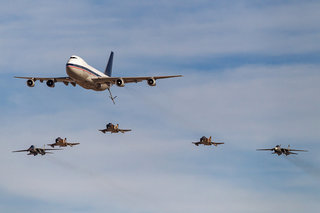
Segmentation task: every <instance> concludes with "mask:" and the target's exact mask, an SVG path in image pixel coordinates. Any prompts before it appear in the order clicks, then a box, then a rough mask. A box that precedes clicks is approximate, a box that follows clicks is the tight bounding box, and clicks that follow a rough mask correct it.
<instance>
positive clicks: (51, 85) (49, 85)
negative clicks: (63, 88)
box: [47, 79, 55, 88]
mask: <svg viewBox="0 0 320 213" xmlns="http://www.w3.org/2000/svg"><path fill="white" fill-rule="evenodd" d="M47 86H48V87H51V88H53V87H54V86H55V83H54V81H53V80H51V79H50V80H47Z"/></svg>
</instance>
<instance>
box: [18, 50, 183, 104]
mask: <svg viewBox="0 0 320 213" xmlns="http://www.w3.org/2000/svg"><path fill="white" fill-rule="evenodd" d="M112 63H113V52H111V54H110V57H109V60H108V64H107V67H106V69H105V71H104V73H103V72H100V71H98V70H97V69H95V68H93V67H92V66H90V65H88V64H87V63H86V62H85V61H84V60H83V59H82V58H80V57H79V56H76V55H72V56H71V57H70V59H69V60H68V62H67V64H66V72H67V75H68V77H48V78H41V77H16V76H15V78H22V79H27V85H28V86H29V87H34V85H35V81H37V80H39V81H40V82H41V83H42V82H43V81H46V83H47V86H48V87H54V86H55V83H56V82H63V83H64V84H65V85H68V84H69V83H70V84H71V85H73V86H76V84H79V85H80V86H81V87H83V88H85V89H92V90H95V91H104V90H106V89H108V91H109V93H110V98H111V100H112V102H113V103H115V102H114V99H115V98H116V97H113V96H112V94H111V91H110V87H111V86H112V85H113V84H116V85H117V86H119V87H124V85H125V84H126V83H133V82H134V83H138V82H141V81H144V80H145V81H147V83H148V84H149V86H156V80H157V79H164V78H174V77H182V75H169V76H145V77H111V74H112Z"/></svg>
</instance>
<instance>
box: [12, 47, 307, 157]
mask: <svg viewBox="0 0 320 213" xmlns="http://www.w3.org/2000/svg"><path fill="white" fill-rule="evenodd" d="M113 55H114V53H113V52H111V54H110V56H109V60H108V63H107V66H106V68H105V71H104V72H101V71H99V70H97V69H95V68H94V67H92V66H90V65H89V64H87V63H86V62H85V61H84V60H83V59H82V58H80V57H79V56H76V55H72V56H71V57H70V58H69V60H68V61H67V64H66V73H67V75H68V76H67V77H17V76H15V78H21V79H26V80H27V82H26V83H27V86H29V87H34V86H35V82H36V81H38V80H39V81H40V82H41V83H43V82H44V81H45V82H46V84H47V86H48V87H51V88H53V87H55V83H57V82H62V83H64V84H65V85H66V86H68V85H69V83H70V84H71V85H72V86H76V85H77V84H78V85H80V86H81V87H83V88H84V89H91V90H95V91H104V90H108V91H109V95H110V96H109V97H110V99H111V100H112V102H113V103H114V104H115V98H116V97H117V96H115V97H114V96H113V95H112V93H111V91H110V88H111V86H112V85H114V84H115V85H117V86H118V87H124V86H125V84H126V83H138V82H141V81H146V82H147V83H148V85H149V86H156V80H158V79H165V78H176V77H182V75H168V76H142V77H111V76H112V65H113ZM99 131H101V132H102V133H106V132H110V133H119V132H120V133H125V132H129V131H131V129H120V128H119V124H117V125H114V124H112V123H108V124H107V125H106V128H105V129H101V130H99ZM192 143H193V144H195V145H196V146H199V145H200V144H202V145H204V146H211V145H214V146H218V145H221V144H224V142H215V141H214V140H212V137H211V136H210V137H209V138H207V137H205V136H203V137H201V138H200V141H198V142H192ZM78 144H80V143H70V142H67V139H66V138H64V139H62V138H60V137H58V138H56V140H55V143H52V144H48V145H49V146H51V147H52V148H54V147H55V146H59V147H67V146H70V147H72V146H75V145H78ZM51 150H61V149H46V148H36V147H35V146H34V145H31V146H30V148H29V149H26V150H17V151H13V152H29V153H28V155H34V156H36V155H38V154H40V155H45V154H47V153H49V154H52V152H47V151H51ZM257 150H258V151H273V153H272V154H277V155H279V156H280V155H282V154H284V155H286V156H287V155H290V154H295V155H296V154H297V153H296V152H306V151H307V150H298V149H291V148H290V145H289V146H288V148H282V147H281V146H280V145H277V146H275V147H274V148H271V149H257Z"/></svg>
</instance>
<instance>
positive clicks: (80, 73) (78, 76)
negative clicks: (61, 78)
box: [66, 55, 110, 91]
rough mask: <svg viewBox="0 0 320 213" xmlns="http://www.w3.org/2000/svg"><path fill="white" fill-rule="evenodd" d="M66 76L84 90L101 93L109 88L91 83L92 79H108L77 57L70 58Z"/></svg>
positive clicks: (105, 85)
mask: <svg viewBox="0 0 320 213" xmlns="http://www.w3.org/2000/svg"><path fill="white" fill-rule="evenodd" d="M66 72H67V75H68V76H69V77H70V78H72V79H73V80H74V81H75V82H76V83H77V84H79V85H80V86H81V87H83V88H85V89H92V90H95V91H103V90H106V89H108V88H109V86H110V85H108V84H106V83H105V84H101V83H95V82H93V80H92V78H93V77H94V78H96V77H109V76H107V75H106V74H104V73H102V72H100V71H99V70H97V69H95V68H94V67H92V66H90V65H89V64H87V63H86V62H85V61H84V60H83V59H82V58H80V57H79V56H75V55H73V56H71V57H70V59H69V60H68V62H67V64H66Z"/></svg>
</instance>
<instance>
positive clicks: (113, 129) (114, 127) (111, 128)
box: [99, 123, 131, 133]
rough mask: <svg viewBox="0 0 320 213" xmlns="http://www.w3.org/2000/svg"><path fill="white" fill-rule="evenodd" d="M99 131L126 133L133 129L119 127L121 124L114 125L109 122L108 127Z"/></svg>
mask: <svg viewBox="0 0 320 213" xmlns="http://www.w3.org/2000/svg"><path fill="white" fill-rule="evenodd" d="M99 131H101V132H103V133H106V132H110V133H119V132H121V133H125V132H129V131H131V129H119V124H117V125H114V124H112V123H108V124H107V125H106V129H99Z"/></svg>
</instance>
